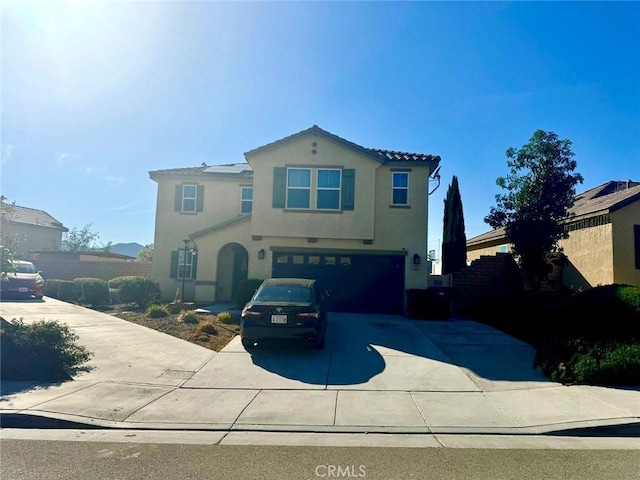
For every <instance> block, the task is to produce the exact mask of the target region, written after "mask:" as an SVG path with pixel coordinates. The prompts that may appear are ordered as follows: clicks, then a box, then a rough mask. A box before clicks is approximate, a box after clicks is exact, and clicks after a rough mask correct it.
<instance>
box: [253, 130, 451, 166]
mask: <svg viewBox="0 0 640 480" xmlns="http://www.w3.org/2000/svg"><path fill="white" fill-rule="evenodd" d="M308 134H314V135H318V136H321V137H325V138H330V139H332V140H334V141H336V142H338V143H341V144H343V145H345V146H347V147H349V148H351V149H353V150H357V151H359V152H360V153H363V154H365V155H367V156H369V157H371V158H373V159H375V160H377V161H379V162H381V163H388V162H419V161H422V162H427V161H435V162H439V161H440V157H439V156H437V155H428V154H424V153H408V152H395V151H392V150H380V149H374V148H366V147H363V146H362V145H358V144H357V143H353V142H350V141H349V140H347V139H345V138H342V137H339V136H338V135H334V134H333V133H331V132H328V131H326V130H323V129H322V128H320V127H319V126H317V125H313V126H312V127H311V128H307V129H306V130H302V131H300V132H298V133H294V134H293V135H289V136H287V137H284V138H281V139H280V140H276V141H275V142H271V143H267V144H266V145H263V146H261V147H258V148H255V149H253V150H249V151H248V152H246V153H245V156H247V155H249V156H251V155H253V154H255V153H258V152H261V151H264V150H267V149H270V148H273V147H276V146H279V145H282V144H284V143H287V142H290V141H292V140H295V139H297V138H300V137H302V136H304V135H308Z"/></svg>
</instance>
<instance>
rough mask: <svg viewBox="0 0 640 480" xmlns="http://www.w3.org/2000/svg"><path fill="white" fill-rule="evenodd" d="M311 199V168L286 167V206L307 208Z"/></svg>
mask: <svg viewBox="0 0 640 480" xmlns="http://www.w3.org/2000/svg"><path fill="white" fill-rule="evenodd" d="M310 199H311V169H309V168H288V169H287V208H301V209H308V208H309V206H310Z"/></svg>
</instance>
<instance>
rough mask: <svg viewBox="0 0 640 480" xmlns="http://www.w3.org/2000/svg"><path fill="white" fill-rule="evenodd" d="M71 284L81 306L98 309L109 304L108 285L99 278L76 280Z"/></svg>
mask: <svg viewBox="0 0 640 480" xmlns="http://www.w3.org/2000/svg"><path fill="white" fill-rule="evenodd" d="M73 283H74V284H75V285H76V291H77V292H78V294H79V297H80V298H79V302H80V303H81V304H83V305H90V306H92V307H99V306H100V305H107V304H109V302H110V297H109V285H108V284H107V282H106V281H105V280H102V279H100V278H76V279H75V280H74V281H73Z"/></svg>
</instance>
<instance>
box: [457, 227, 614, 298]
mask: <svg viewBox="0 0 640 480" xmlns="http://www.w3.org/2000/svg"><path fill="white" fill-rule="evenodd" d="M611 232H612V228H611V225H610V224H609V225H602V226H598V227H591V228H585V229H582V230H573V231H572V232H570V236H569V238H568V239H566V240H561V241H560V242H559V246H560V247H562V249H563V250H564V253H565V255H567V257H568V259H569V263H570V264H569V265H568V266H567V267H566V268H565V269H564V276H563V283H564V284H565V285H568V286H571V287H573V288H574V289H578V288H588V287H595V286H596V285H605V284H609V283H613V267H612V265H613V243H612V240H611V239H612V235H611ZM504 246H506V247H507V252H511V247H510V245H507V244H503V245H495V246H491V247H485V248H480V249H477V250H467V260H468V261H470V262H471V261H473V260H477V259H478V258H480V256H482V255H495V254H496V253H498V252H500V247H504Z"/></svg>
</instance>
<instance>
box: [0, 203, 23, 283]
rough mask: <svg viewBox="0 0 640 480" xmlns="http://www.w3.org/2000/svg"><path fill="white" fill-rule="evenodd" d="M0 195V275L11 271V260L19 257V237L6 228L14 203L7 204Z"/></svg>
mask: <svg viewBox="0 0 640 480" xmlns="http://www.w3.org/2000/svg"><path fill="white" fill-rule="evenodd" d="M6 200H7V197H5V196H4V195H0V263H1V268H2V270H1V271H2V273H3V274H4V273H7V272H12V271H13V264H12V262H13V260H15V259H17V258H18V257H19V252H18V250H19V247H20V237H19V236H18V235H17V234H13V233H11V229H10V228H8V226H9V223H10V222H11V221H12V220H13V216H14V214H15V202H13V203H7V202H6Z"/></svg>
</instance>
